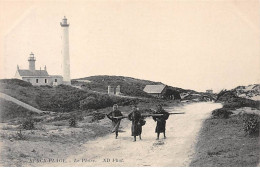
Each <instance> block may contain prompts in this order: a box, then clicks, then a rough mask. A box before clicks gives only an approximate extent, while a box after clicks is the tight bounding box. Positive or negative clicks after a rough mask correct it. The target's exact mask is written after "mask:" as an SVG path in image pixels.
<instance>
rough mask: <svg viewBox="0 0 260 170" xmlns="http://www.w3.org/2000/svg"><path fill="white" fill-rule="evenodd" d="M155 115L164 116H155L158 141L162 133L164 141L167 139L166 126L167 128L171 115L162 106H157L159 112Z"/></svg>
mask: <svg viewBox="0 0 260 170" xmlns="http://www.w3.org/2000/svg"><path fill="white" fill-rule="evenodd" d="M155 114H162V115H161V116H153V120H154V121H156V122H157V124H156V128H155V133H157V138H156V140H159V137H160V133H163V135H164V139H166V135H165V126H166V120H167V119H168V118H169V115H170V114H169V113H168V112H166V111H165V110H164V109H163V108H162V105H160V104H159V105H158V106H157V110H156V112H155Z"/></svg>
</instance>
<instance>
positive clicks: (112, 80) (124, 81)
mask: <svg viewBox="0 0 260 170" xmlns="http://www.w3.org/2000/svg"><path fill="white" fill-rule="evenodd" d="M72 84H73V85H77V86H81V87H84V88H85V89H88V90H93V91H98V92H103V93H107V88H108V86H109V85H110V86H112V87H116V86H118V85H120V87H121V93H123V94H124V95H129V96H140V97H151V96H150V95H148V94H147V93H145V92H144V91H143V89H144V87H145V86H146V85H157V84H163V83H162V82H154V81H149V80H141V79H136V78H131V77H124V76H107V75H100V76H90V77H85V78H79V79H73V81H72ZM169 87H170V88H171V89H173V90H176V91H178V92H179V93H197V92H195V91H194V90H186V89H182V88H178V87H171V86H169Z"/></svg>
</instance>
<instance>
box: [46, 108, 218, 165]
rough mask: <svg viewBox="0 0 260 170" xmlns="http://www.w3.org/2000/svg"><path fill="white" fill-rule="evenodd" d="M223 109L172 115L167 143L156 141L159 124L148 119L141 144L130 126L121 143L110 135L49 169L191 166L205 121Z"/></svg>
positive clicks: (168, 121)
mask: <svg viewBox="0 0 260 170" xmlns="http://www.w3.org/2000/svg"><path fill="white" fill-rule="evenodd" d="M220 107H221V104H216V103H195V104H190V105H186V106H184V107H183V108H181V109H182V111H184V112H185V114H179V115H171V116H170V117H169V119H168V120H167V124H166V135H167V139H160V140H155V138H156V134H155V133H154V130H155V125H156V123H155V122H154V121H153V120H152V119H151V118H149V119H147V122H146V125H145V126H144V127H143V134H142V138H143V140H141V141H139V139H138V140H137V142H133V141H132V140H133V138H132V137H131V136H130V126H128V127H127V128H125V129H123V130H124V132H122V133H119V139H114V134H111V135H108V136H106V137H102V138H98V139H96V140H94V141H89V142H88V143H86V144H85V145H84V146H85V150H84V151H82V152H83V153H82V154H80V155H71V157H69V158H68V159H66V163H54V164H51V165H50V164H49V165H48V166H188V165H189V163H190V161H191V157H192V154H193V153H194V145H195V142H196V136H197V135H198V132H199V130H200V127H201V125H202V122H203V120H205V119H206V118H207V117H208V116H209V115H210V112H211V111H213V110H214V109H216V108H220ZM167 110H168V111H172V110H173V108H168V109H167ZM104 159H105V160H106V161H104ZM75 160H77V161H75ZM82 160H83V161H82ZM93 161H94V162H93Z"/></svg>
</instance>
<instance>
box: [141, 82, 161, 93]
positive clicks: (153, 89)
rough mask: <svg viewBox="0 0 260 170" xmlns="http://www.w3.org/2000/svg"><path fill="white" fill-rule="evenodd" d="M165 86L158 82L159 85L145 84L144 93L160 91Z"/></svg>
mask: <svg viewBox="0 0 260 170" xmlns="http://www.w3.org/2000/svg"><path fill="white" fill-rule="evenodd" d="M165 87H166V85H163V84H160V85H146V86H145V88H144V92H146V93H162V91H163V89H164V88H165Z"/></svg>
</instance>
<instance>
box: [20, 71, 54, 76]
mask: <svg viewBox="0 0 260 170" xmlns="http://www.w3.org/2000/svg"><path fill="white" fill-rule="evenodd" d="M18 73H19V75H20V76H21V77H26V76H30V77H42V76H49V74H48V72H47V71H46V70H34V71H31V70H18Z"/></svg>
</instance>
